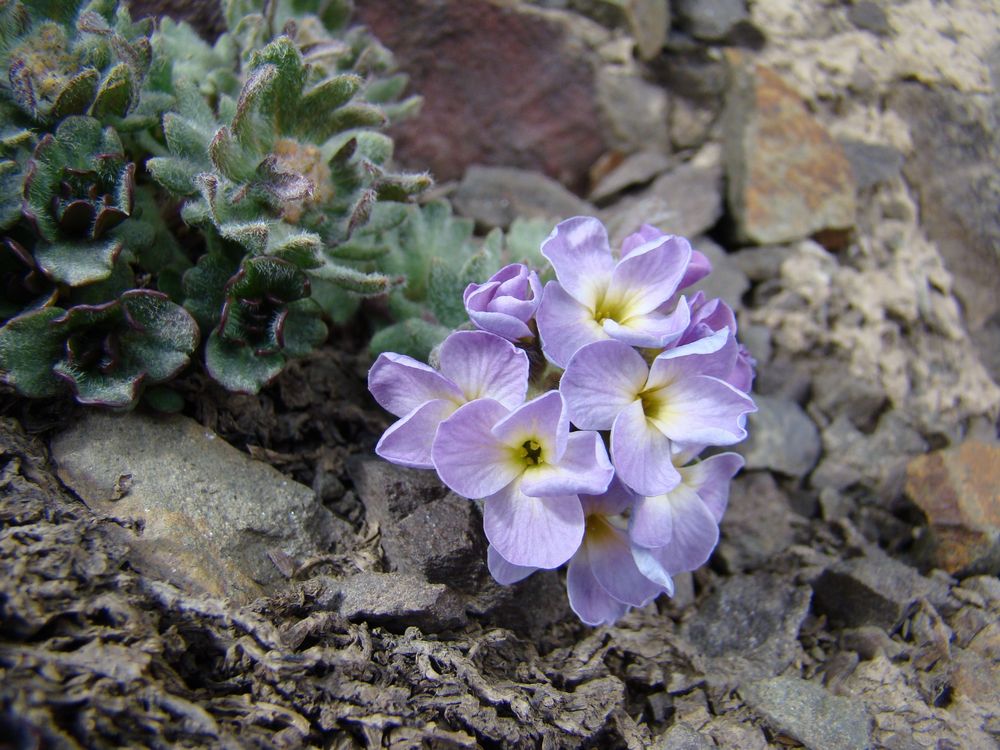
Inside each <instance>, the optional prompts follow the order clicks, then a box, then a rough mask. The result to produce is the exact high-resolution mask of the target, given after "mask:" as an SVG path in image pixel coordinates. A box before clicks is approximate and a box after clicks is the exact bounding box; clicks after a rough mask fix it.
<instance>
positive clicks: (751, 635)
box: [682, 573, 810, 684]
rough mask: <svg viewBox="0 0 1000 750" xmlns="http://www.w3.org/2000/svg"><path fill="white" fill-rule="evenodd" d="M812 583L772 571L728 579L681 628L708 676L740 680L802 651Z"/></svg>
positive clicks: (778, 666)
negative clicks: (797, 581) (800, 582)
mask: <svg viewBox="0 0 1000 750" xmlns="http://www.w3.org/2000/svg"><path fill="white" fill-rule="evenodd" d="M809 600H810V591H809V589H808V587H802V586H796V585H795V584H794V583H792V582H791V581H789V580H788V579H785V578H780V577H778V576H775V575H773V574H770V573H755V574H753V575H748V576H747V575H737V576H733V577H731V578H728V579H726V580H725V581H724V582H723V583H722V585H721V586H720V587H719V589H718V590H717V591H716V592H714V593H713V594H712V595H711V596H709V597H708V598H707V599H706V600H704V601H703V602H702V603H701V605H700V607H699V608H698V609H697V610H696V611H695V613H694V616H693V617H691V619H690V620H688V621H687V622H686V623H685V624H684V627H683V629H682V634H683V635H684V637H685V638H686V639H687V640H688V641H689V642H690V643H691V644H692V645H693V646H694V647H695V649H696V652H697V653H698V654H699V659H700V660H701V661H702V662H703V663H702V664H700V665H699V668H701V671H702V672H704V674H705V675H706V678H707V679H708V680H709V681H710V682H718V683H727V684H734V683H741V682H744V681H746V680H753V679H760V678H763V677H770V676H772V675H775V674H780V673H781V672H782V671H784V670H785V668H786V667H788V665H789V664H791V663H792V661H794V660H795V658H796V656H797V655H798V654H799V653H800V646H799V642H798V632H799V627H800V626H801V624H802V620H803V619H804V618H805V616H806V613H807V612H808V611H809Z"/></svg>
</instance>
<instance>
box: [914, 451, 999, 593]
mask: <svg viewBox="0 0 1000 750" xmlns="http://www.w3.org/2000/svg"><path fill="white" fill-rule="evenodd" d="M906 492H907V494H908V495H909V497H910V499H912V500H913V502H914V503H916V504H917V505H918V506H919V507H920V509H921V510H922V511H923V512H924V514H925V515H926V516H927V522H928V525H929V534H928V538H927V540H926V544H925V545H924V547H925V554H926V555H927V558H928V562H930V563H932V564H934V565H936V566H938V567H940V568H943V569H944V570H947V571H948V572H949V573H961V574H967V573H993V574H996V573H998V572H1000V445H998V444H995V443H983V442H979V441H975V440H969V441H966V442H965V443H963V444H962V445H960V446H958V447H957V448H949V449H948V450H941V451H935V452H933V453H928V454H926V455H924V456H918V457H917V458H915V459H913V460H912V461H911V462H910V463H909V465H908V466H907V471H906Z"/></svg>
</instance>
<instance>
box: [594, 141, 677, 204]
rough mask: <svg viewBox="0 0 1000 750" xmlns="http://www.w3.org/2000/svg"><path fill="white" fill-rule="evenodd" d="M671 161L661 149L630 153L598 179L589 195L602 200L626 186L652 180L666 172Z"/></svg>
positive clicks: (597, 200) (598, 200)
mask: <svg viewBox="0 0 1000 750" xmlns="http://www.w3.org/2000/svg"><path fill="white" fill-rule="evenodd" d="M671 163H672V162H671V160H670V158H669V157H668V156H666V155H665V154H663V153H662V152H660V151H637V152H635V153H634V154H629V155H628V156H626V157H624V158H622V159H621V161H620V162H619V163H618V164H617V165H615V166H614V167H612V168H611V169H610V170H609V171H607V172H606V173H605V174H603V175H602V176H601V177H600V178H599V179H598V180H597V181H596V184H595V185H594V187H593V189H592V190H591V191H590V195H589V196H588V197H589V198H590V200H592V201H595V202H600V201H602V200H604V199H605V198H610V197H611V196H613V195H616V194H617V193H620V192H622V191H623V190H625V189H626V188H630V187H633V186H635V185H643V184H645V183H647V182H651V181H652V180H653V178H654V177H656V176H658V175H660V174H662V173H663V172H666V171H667V170H668V169H669V168H670V165H671Z"/></svg>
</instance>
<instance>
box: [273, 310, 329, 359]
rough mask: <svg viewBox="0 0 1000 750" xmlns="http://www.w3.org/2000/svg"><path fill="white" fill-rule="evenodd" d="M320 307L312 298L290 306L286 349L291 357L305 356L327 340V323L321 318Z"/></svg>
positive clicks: (286, 327)
mask: <svg viewBox="0 0 1000 750" xmlns="http://www.w3.org/2000/svg"><path fill="white" fill-rule="evenodd" d="M319 315H320V308H319V305H317V304H316V303H315V302H313V301H312V300H311V299H304V300H299V301H298V302H293V303H292V304H290V305H289V306H288V317H287V318H285V323H284V332H283V339H284V345H285V346H284V351H285V354H287V355H288V356H290V357H304V356H305V355H306V354H308V353H309V352H311V351H312V350H313V349H315V348H316V347H317V346H319V345H320V344H322V343H323V342H324V341H325V340H326V335H327V330H326V324H325V323H323V321H322V320H320V318H319Z"/></svg>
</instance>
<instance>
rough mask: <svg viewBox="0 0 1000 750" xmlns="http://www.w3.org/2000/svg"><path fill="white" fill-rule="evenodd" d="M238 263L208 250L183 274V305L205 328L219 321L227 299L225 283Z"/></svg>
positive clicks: (207, 328)
mask: <svg viewBox="0 0 1000 750" xmlns="http://www.w3.org/2000/svg"><path fill="white" fill-rule="evenodd" d="M238 266H239V264H238V263H237V262H235V261H233V260H231V259H230V258H228V257H226V256H225V255H223V254H222V253H213V252H210V253H206V254H205V255H202V256H201V257H200V258H199V259H198V264H197V265H196V266H195V267H194V268H191V269H189V270H188V271H187V272H185V274H184V282H183V283H184V307H186V308H187V309H188V311H189V312H190V313H191V314H192V315H194V317H195V319H196V320H197V321H198V323H199V324H201V327H202V328H203V329H204V330H206V331H207V330H209V329H210V328H212V327H213V326H215V325H216V324H217V323H218V322H219V317H220V316H221V315H222V306H223V305H224V304H225V302H226V291H225V290H226V283H227V282H228V281H229V279H230V278H231V277H232V276H233V274H235V273H236V270H237V268H238Z"/></svg>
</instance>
